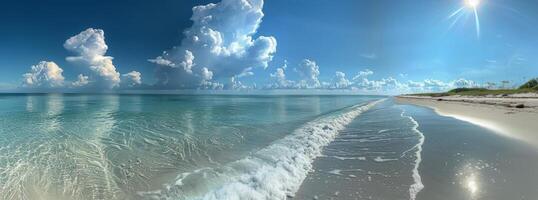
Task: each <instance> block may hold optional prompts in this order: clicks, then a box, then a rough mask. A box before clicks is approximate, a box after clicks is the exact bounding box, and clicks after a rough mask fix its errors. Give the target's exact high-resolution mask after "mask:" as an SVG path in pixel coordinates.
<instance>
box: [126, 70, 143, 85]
mask: <svg viewBox="0 0 538 200" xmlns="http://www.w3.org/2000/svg"><path fill="white" fill-rule="evenodd" d="M122 77H124V81H123V83H124V84H125V85H127V86H128V87H133V86H137V85H140V84H142V74H141V73H140V72H137V71H131V72H129V73H127V74H123V75H122Z"/></svg>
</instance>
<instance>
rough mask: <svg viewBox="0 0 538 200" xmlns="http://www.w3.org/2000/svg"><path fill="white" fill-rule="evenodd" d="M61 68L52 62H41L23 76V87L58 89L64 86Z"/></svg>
mask: <svg viewBox="0 0 538 200" xmlns="http://www.w3.org/2000/svg"><path fill="white" fill-rule="evenodd" d="M62 72H63V70H62V68H60V67H59V66H58V65H57V64H56V63H54V62H48V61H41V62H39V63H38V64H37V65H33V66H32V68H31V69H30V72H28V73H26V74H23V83H22V86H23V87H27V88H59V87H63V85H64V77H63V75H62Z"/></svg>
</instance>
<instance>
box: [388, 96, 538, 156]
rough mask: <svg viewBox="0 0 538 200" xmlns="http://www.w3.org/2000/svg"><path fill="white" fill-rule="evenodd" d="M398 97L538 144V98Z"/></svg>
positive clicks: (510, 136)
mask: <svg viewBox="0 0 538 200" xmlns="http://www.w3.org/2000/svg"><path fill="white" fill-rule="evenodd" d="M395 100H396V102H397V103H400V104H412V105H418V106H424V107H429V108H432V109H433V110H434V111H435V112H436V113H438V114H439V115H442V116H447V117H453V118H456V119H459V120H462V121H467V122H470V123H472V124H476V125H478V126H481V127H484V128H487V129H490V130H493V131H494V132H495V133H498V134H499V135H502V136H505V137H509V138H513V139H518V140H521V141H524V142H526V143H529V144H532V145H535V146H538V123H537V122H538V98H499V97H466V96H445V97H426V96H397V97H395ZM518 107H520V108H518ZM521 107H522V108H521Z"/></svg>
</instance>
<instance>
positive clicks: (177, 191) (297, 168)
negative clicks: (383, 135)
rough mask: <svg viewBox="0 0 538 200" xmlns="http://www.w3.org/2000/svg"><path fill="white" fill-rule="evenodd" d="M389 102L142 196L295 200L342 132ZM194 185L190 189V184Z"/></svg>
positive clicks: (327, 119) (324, 121) (318, 122)
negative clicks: (326, 149)
mask: <svg viewBox="0 0 538 200" xmlns="http://www.w3.org/2000/svg"><path fill="white" fill-rule="evenodd" d="M384 100H385V99H381V100H377V101H374V102H370V103H368V104H365V105H357V106H354V107H351V108H349V109H345V111H341V112H338V114H332V115H330V116H324V117H321V118H318V119H315V120H313V121H310V122H308V123H306V124H305V125H303V126H302V127H300V128H298V129H296V130H295V131H294V132H293V133H292V134H290V135H288V136H286V137H284V138H282V139H280V140H277V141H275V142H274V143H273V144H271V145H269V146H267V147H265V148H263V149H261V150H259V151H258V152H255V153H253V154H251V155H249V156H247V157H245V158H243V159H241V160H238V161H235V162H231V163H228V164H226V165H223V166H220V167H217V168H206V169H201V170H197V171H195V172H191V173H183V174H181V175H180V176H179V177H178V178H177V181H176V183H175V184H173V185H170V186H167V187H166V189H165V190H164V191H152V192H141V193H139V194H140V195H142V196H145V197H148V198H158V199H200V200H202V199H203V200H213V199H286V198H288V197H293V195H294V194H295V192H296V191H297V190H298V189H299V187H300V185H301V183H302V182H303V180H304V179H305V178H306V176H307V174H308V172H309V171H311V169H312V162H313V161H314V159H315V158H316V157H318V156H320V155H321V151H322V148H323V147H324V146H326V145H328V144H329V143H330V142H331V141H333V140H334V138H335V137H336V135H337V134H338V132H339V131H340V130H342V129H344V127H345V126H346V125H347V124H349V123H350V122H351V121H352V120H353V119H354V118H356V117H357V116H358V115H360V114H361V113H362V112H364V111H366V110H368V109H370V108H371V107H373V106H374V105H376V104H378V103H380V102H382V101H384ZM187 183H189V184H187Z"/></svg>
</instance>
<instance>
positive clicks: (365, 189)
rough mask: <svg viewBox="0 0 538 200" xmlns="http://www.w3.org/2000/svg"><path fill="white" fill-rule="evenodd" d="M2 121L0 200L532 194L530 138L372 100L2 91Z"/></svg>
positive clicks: (537, 181) (536, 180)
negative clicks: (510, 136) (511, 136)
mask: <svg viewBox="0 0 538 200" xmlns="http://www.w3.org/2000/svg"><path fill="white" fill-rule="evenodd" d="M0 127H1V129H0V199H54V200H56V199H58V200H64V199H66V200H67V199H107V200H108V199H111V200H114V199H174V200H175V199H292V198H293V199H443V200H444V199H446V200H448V199H506V198H507V197H514V198H512V199H533V197H537V196H538V194H537V193H536V191H538V190H536V189H538V188H533V186H535V185H538V173H537V171H536V170H534V169H536V168H538V156H537V155H538V151H537V150H536V148H535V147H531V146H527V145H524V144H520V143H518V142H515V141H511V140H508V139H506V138H501V137H499V136H496V135H495V134H492V133H490V132H489V131H487V130H484V129H482V128H479V127H476V126H473V125H470V124H468V123H465V122H461V121H457V120H454V119H451V118H446V117H440V116H438V115H436V114H435V113H434V112H433V111H431V110H429V109H426V108H420V107H415V106H409V105H398V104H395V103H394V102H393V101H392V100H391V99H390V98H385V97H380V96H314V95H309V96H233V95H220V96H219V95H113V94H110V95H75V94H43V95H23V94H13V95H10V94H4V95H0ZM495 151H497V152H496V154H493V153H491V152H495ZM511 168H516V169H518V170H517V171H516V172H514V171H512V170H510V169H511ZM488 181H489V182H488ZM511 181H512V182H511ZM496 197H502V198H496ZM529 197H530V198H529ZM535 199H536V198H535Z"/></svg>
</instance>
